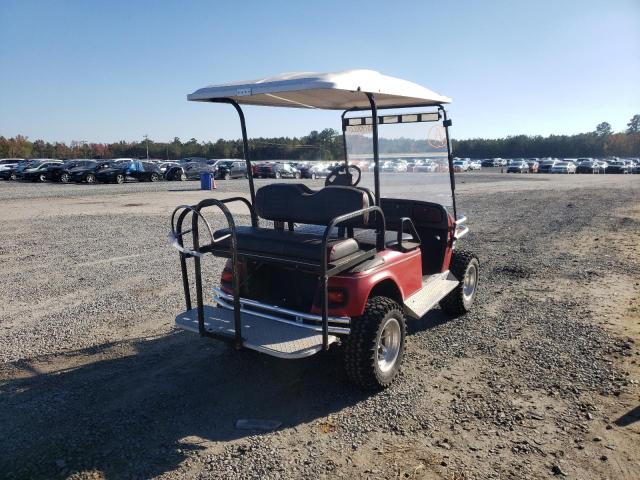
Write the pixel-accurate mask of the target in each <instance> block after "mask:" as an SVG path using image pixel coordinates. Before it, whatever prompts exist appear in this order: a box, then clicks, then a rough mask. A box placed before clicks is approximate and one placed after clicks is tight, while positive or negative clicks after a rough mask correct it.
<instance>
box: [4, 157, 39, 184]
mask: <svg viewBox="0 0 640 480" xmlns="http://www.w3.org/2000/svg"><path fill="white" fill-rule="evenodd" d="M39 163H40V160H22V161H20V162H18V163H14V164H11V165H8V166H7V167H6V169H2V170H0V178H2V179H4V180H17V179H18V178H19V177H20V174H21V173H22V172H23V171H24V170H25V169H27V168H29V167H35V166H37V165H38V164H39Z"/></svg>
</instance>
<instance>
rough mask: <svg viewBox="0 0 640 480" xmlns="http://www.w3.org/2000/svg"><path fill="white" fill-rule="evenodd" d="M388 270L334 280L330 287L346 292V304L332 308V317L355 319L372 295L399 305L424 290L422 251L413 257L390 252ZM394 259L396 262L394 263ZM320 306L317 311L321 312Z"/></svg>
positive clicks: (332, 279)
mask: <svg viewBox="0 0 640 480" xmlns="http://www.w3.org/2000/svg"><path fill="white" fill-rule="evenodd" d="M391 255H392V256H393V257H395V256H402V258H396V259H394V258H389V259H388V263H387V267H386V268H384V269H381V270H378V271H374V272H370V273H365V274H360V275H346V276H337V277H331V278H330V279H329V285H328V286H329V288H343V289H345V290H346V291H347V294H348V298H347V303H346V305H344V306H342V307H331V306H330V307H329V314H330V315H335V316H347V317H356V316H360V315H362V314H363V313H364V309H365V307H366V305H367V300H368V299H369V298H370V297H371V295H382V296H387V297H390V298H392V299H393V300H395V301H397V302H398V303H399V304H400V305H402V304H403V303H404V299H406V298H407V297H409V296H411V295H412V294H413V293H415V292H416V291H418V290H419V289H420V288H421V287H422V261H421V255H420V251H419V250H416V251H415V252H414V253H413V254H410V255H407V254H400V253H399V252H393V253H391ZM394 260H395V261H394ZM317 307H318V305H314V310H315V311H316V312H319V308H317Z"/></svg>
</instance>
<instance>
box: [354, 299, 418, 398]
mask: <svg viewBox="0 0 640 480" xmlns="http://www.w3.org/2000/svg"><path fill="white" fill-rule="evenodd" d="M405 337H406V324H405V321H404V314H403V312H402V309H401V308H400V305H398V304H397V303H396V302H395V301H393V300H391V299H390V298H387V297H372V298H370V299H369V300H368V301H367V306H366V307H365V310H364V313H363V314H362V315H361V316H359V317H356V318H353V319H352V321H351V333H350V334H349V335H348V336H347V337H346V339H345V341H344V362H345V370H346V373H347V376H348V377H349V379H350V380H351V381H352V382H353V383H355V384H356V385H357V386H358V387H360V388H362V389H365V390H381V389H383V388H386V387H388V386H389V385H391V383H392V382H393V380H394V379H395V378H396V377H397V375H398V372H399V371H400V365H401V363H402V357H403V355H404V341H405Z"/></svg>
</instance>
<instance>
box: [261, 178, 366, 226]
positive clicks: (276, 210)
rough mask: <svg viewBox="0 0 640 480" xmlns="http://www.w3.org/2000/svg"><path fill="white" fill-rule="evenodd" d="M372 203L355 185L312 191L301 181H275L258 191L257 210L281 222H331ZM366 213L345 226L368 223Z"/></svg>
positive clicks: (323, 223)
mask: <svg viewBox="0 0 640 480" xmlns="http://www.w3.org/2000/svg"><path fill="white" fill-rule="evenodd" d="M369 206H370V199H369V194H368V193H367V192H366V191H363V190H360V189H358V188H355V187H341V186H331V187H324V188H323V189H321V190H318V191H314V190H311V189H310V188H309V187H307V186H306V185H304V184H300V183H273V184H270V185H265V186H264V187H262V188H260V189H259V190H258V192H257V194H256V202H255V207H256V212H257V213H258V215H259V216H260V217H262V218H265V219H267V220H273V221H277V222H295V223H304V224H311V225H329V223H330V222H331V220H333V219H334V218H336V217H339V216H340V215H344V214H347V213H351V212H354V211H356V210H362V209H363V208H367V207H369ZM369 217H370V216H369V215H368V214H365V215H362V216H360V217H358V218H355V219H353V220H349V221H346V222H344V223H342V224H341V225H342V226H345V227H346V226H353V227H360V226H367V225H368V224H369Z"/></svg>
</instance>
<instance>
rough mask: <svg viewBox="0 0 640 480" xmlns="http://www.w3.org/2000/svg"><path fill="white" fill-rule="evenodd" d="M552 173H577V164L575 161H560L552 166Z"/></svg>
mask: <svg viewBox="0 0 640 480" xmlns="http://www.w3.org/2000/svg"><path fill="white" fill-rule="evenodd" d="M551 173H576V164H575V163H573V162H564V161H563V162H558V163H556V164H555V165H554V166H553V167H551Z"/></svg>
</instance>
